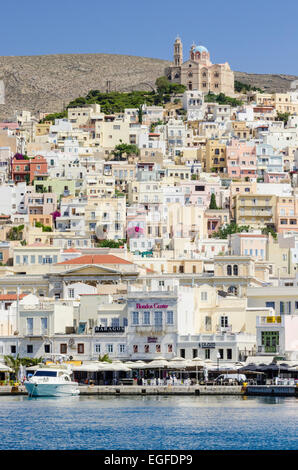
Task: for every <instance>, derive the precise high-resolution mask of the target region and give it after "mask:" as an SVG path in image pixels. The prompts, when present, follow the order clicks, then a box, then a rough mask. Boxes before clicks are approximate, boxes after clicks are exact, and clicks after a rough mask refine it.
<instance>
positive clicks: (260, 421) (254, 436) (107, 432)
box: [0, 395, 298, 450]
mask: <svg viewBox="0 0 298 470" xmlns="http://www.w3.org/2000/svg"><path fill="white" fill-rule="evenodd" d="M0 402H1V407H0V423H1V430H2V438H1V441H0V449H111V450H113V449H115V450H116V449H148V450H150V449H152V450H161V449H182V450H183V449H214V450H220V449H264V450H265V449H280V450H286V449H298V445H297V438H296V435H297V401H296V399H295V398H294V397H293V398H292V397H288V398H283V397H271V396H268V397H243V396H231V397H227V396H202V395H201V396H198V397H193V396H183V397H179V396H137V397H129V396H126V397H123V396H120V397H119V396H116V397H110V396H103V397H99V396H97V397H94V396H84V397H83V396H73V397H59V398H46V397H43V398H41V397H40V398H28V397H27V396H19V397H18V396H11V397H10V396H9V397H1V399H0ZM12 423H13V426H12Z"/></svg>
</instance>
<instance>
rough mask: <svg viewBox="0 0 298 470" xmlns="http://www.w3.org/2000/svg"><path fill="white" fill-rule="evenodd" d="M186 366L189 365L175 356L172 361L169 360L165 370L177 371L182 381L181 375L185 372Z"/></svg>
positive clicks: (181, 358)
mask: <svg viewBox="0 0 298 470" xmlns="http://www.w3.org/2000/svg"><path fill="white" fill-rule="evenodd" d="M188 365H189V361H187V360H186V359H184V358H183V357H178V356H176V357H172V359H169V363H168V366H167V368H168V369H175V370H178V371H179V373H180V377H181V379H183V375H182V374H183V370H185V369H186V367H188Z"/></svg>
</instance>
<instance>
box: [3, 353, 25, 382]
mask: <svg viewBox="0 0 298 470" xmlns="http://www.w3.org/2000/svg"><path fill="white" fill-rule="evenodd" d="M4 362H5V364H6V365H7V366H8V367H10V368H11V369H13V371H14V374H15V378H16V380H17V378H18V373H19V370H20V367H21V365H22V359H21V358H20V356H19V354H17V356H16V357H13V356H4Z"/></svg>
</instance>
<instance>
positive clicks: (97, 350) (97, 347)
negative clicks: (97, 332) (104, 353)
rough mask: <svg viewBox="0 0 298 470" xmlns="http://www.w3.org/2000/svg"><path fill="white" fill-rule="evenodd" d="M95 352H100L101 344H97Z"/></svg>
mask: <svg viewBox="0 0 298 470" xmlns="http://www.w3.org/2000/svg"><path fill="white" fill-rule="evenodd" d="M95 352H96V353H100V344H99V343H97V344H95Z"/></svg>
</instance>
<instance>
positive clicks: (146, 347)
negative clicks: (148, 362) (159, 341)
mask: <svg viewBox="0 0 298 470" xmlns="http://www.w3.org/2000/svg"><path fill="white" fill-rule="evenodd" d="M144 353H146V354H147V353H149V344H145V345H144Z"/></svg>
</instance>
